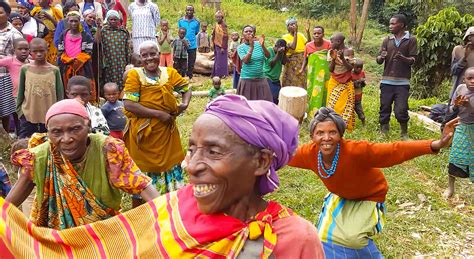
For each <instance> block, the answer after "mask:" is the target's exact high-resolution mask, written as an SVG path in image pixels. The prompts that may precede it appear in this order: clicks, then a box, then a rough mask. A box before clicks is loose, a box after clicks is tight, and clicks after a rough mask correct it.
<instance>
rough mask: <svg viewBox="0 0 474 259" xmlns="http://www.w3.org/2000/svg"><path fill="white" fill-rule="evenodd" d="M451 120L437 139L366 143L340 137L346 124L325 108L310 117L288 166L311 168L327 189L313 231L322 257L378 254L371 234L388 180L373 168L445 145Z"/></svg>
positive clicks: (377, 227) (378, 226)
mask: <svg viewBox="0 0 474 259" xmlns="http://www.w3.org/2000/svg"><path fill="white" fill-rule="evenodd" d="M456 123H457V120H453V121H451V122H449V123H448V124H447V125H446V128H445V131H444V132H443V136H442V137H441V139H440V140H435V141H432V140H419V141H403V142H394V143H370V142H367V141H354V140H349V139H343V138H342V137H343V135H344V131H345V129H346V124H345V123H344V120H343V119H342V117H341V116H340V115H339V114H337V113H336V112H335V111H334V110H332V109H331V108H325V107H323V108H321V109H320V110H319V111H318V113H316V115H315V117H314V119H313V120H312V121H311V124H310V125H311V126H310V134H311V138H312V140H313V143H309V144H304V145H302V146H300V147H298V149H297V151H296V154H295V156H294V157H293V159H292V160H291V161H290V162H289V165H290V166H295V167H299V168H304V169H310V170H312V171H314V172H315V173H317V175H318V176H319V178H320V179H321V180H322V182H323V184H324V185H325V186H326V188H328V190H329V191H330V193H329V194H328V195H327V196H326V198H325V200H324V205H323V209H322V212H321V215H320V218H319V225H318V231H319V236H320V237H321V240H322V242H323V246H324V252H325V254H326V256H327V257H328V258H339V257H340V256H344V258H381V257H382V255H381V254H380V252H379V251H378V249H377V247H376V246H375V244H374V243H373V241H372V240H371V238H372V237H373V236H374V235H375V234H377V233H379V232H381V231H382V227H383V225H384V223H385V203H384V202H385V196H386V195H387V191H388V184H387V181H386V180H385V177H384V175H383V173H382V171H381V170H380V169H379V168H386V167H391V166H394V165H397V164H401V163H403V162H404V161H407V160H410V159H413V158H415V157H418V156H421V155H425V154H433V153H437V152H438V151H439V150H440V149H441V148H443V147H446V146H448V145H449V141H450V139H451V137H452V135H453V131H454V127H455V124H456Z"/></svg>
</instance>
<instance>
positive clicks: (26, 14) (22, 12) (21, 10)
mask: <svg viewBox="0 0 474 259" xmlns="http://www.w3.org/2000/svg"><path fill="white" fill-rule="evenodd" d="M17 8H18V13H19V14H20V15H21V16H22V17H23V18H29V17H30V11H29V10H28V8H26V7H24V6H22V5H18V7H17Z"/></svg>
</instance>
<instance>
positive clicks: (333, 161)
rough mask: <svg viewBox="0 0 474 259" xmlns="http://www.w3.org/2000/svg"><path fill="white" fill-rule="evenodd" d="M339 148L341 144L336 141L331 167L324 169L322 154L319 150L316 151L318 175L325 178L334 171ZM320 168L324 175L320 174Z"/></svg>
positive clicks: (337, 160)
mask: <svg viewBox="0 0 474 259" xmlns="http://www.w3.org/2000/svg"><path fill="white" fill-rule="evenodd" d="M340 149H341V145H340V144H339V143H338V144H337V148H336V154H335V155H334V159H333V160H332V164H331V168H329V169H328V170H326V168H324V164H323V154H322V153H321V151H319V152H318V173H319V176H321V178H324V179H327V178H329V177H331V176H332V175H333V174H334V173H335V172H336V168H337V162H339V150H340ZM321 168H322V169H323V171H324V172H325V173H326V175H323V174H322V172H321Z"/></svg>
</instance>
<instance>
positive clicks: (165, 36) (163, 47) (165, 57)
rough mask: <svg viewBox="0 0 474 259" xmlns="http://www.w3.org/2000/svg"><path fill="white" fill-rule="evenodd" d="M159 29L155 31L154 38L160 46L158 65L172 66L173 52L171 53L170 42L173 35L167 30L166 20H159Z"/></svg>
mask: <svg viewBox="0 0 474 259" xmlns="http://www.w3.org/2000/svg"><path fill="white" fill-rule="evenodd" d="M160 24H161V30H160V31H159V32H158V33H157V35H156V39H157V41H158V45H159V46H160V66H161V67H173V53H171V43H172V42H173V36H172V35H171V32H170V30H169V25H168V21H167V20H161V22H160Z"/></svg>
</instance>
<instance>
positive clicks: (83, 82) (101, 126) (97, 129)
mask: <svg viewBox="0 0 474 259" xmlns="http://www.w3.org/2000/svg"><path fill="white" fill-rule="evenodd" d="M67 97H68V98H69V99H77V100H78V101H79V102H81V103H82V104H84V106H85V107H86V110H87V113H88V114H89V119H90V121H91V128H92V132H93V133H103V134H105V135H109V132H110V130H109V126H108V125H107V120H106V119H105V117H104V115H103V114H102V111H101V110H100V109H99V108H97V107H95V106H93V105H92V104H90V102H89V101H90V99H91V81H90V79H88V78H87V77H84V76H73V77H71V78H70V79H69V81H68V82H67Z"/></svg>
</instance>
